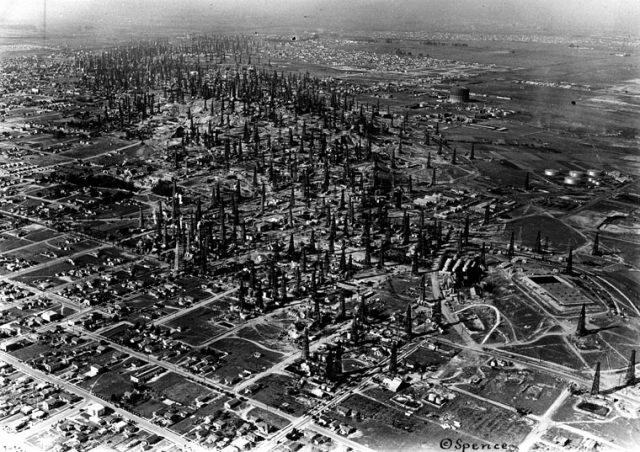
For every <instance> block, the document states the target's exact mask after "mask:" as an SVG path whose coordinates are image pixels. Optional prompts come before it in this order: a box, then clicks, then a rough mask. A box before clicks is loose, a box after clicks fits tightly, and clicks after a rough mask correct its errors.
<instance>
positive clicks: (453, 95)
mask: <svg viewBox="0 0 640 452" xmlns="http://www.w3.org/2000/svg"><path fill="white" fill-rule="evenodd" d="M469 93H470V91H469V88H464V87H462V86H454V87H453V88H451V90H450V91H449V101H450V102H452V103H454V104H460V103H463V102H469Z"/></svg>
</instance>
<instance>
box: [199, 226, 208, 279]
mask: <svg viewBox="0 0 640 452" xmlns="http://www.w3.org/2000/svg"><path fill="white" fill-rule="evenodd" d="M208 240H209V239H208V238H207V239H206V240H205V239H203V236H202V235H200V270H201V271H202V273H203V274H205V273H206V272H207V247H208V246H207V245H208V243H207V242H208Z"/></svg>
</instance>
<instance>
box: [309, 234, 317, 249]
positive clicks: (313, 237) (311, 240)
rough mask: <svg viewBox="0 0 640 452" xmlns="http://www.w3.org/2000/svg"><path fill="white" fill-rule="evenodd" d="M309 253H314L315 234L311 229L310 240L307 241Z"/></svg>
mask: <svg viewBox="0 0 640 452" xmlns="http://www.w3.org/2000/svg"><path fill="white" fill-rule="evenodd" d="M309 252H310V253H315V252H316V234H315V231H314V230H313V229H312V230H311V238H310V239H309Z"/></svg>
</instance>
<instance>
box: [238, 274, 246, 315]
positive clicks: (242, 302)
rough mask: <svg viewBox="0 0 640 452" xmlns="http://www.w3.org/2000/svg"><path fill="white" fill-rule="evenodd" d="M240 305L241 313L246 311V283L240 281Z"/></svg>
mask: <svg viewBox="0 0 640 452" xmlns="http://www.w3.org/2000/svg"><path fill="white" fill-rule="evenodd" d="M238 305H239V307H240V311H244V310H245V308H246V299H245V288H244V281H243V280H242V279H241V280H240V287H239V288H238Z"/></svg>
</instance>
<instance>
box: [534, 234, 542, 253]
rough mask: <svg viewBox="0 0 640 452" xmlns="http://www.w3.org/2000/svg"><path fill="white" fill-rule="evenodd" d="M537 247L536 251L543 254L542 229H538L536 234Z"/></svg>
mask: <svg viewBox="0 0 640 452" xmlns="http://www.w3.org/2000/svg"><path fill="white" fill-rule="evenodd" d="M535 249H536V253H538V254H542V237H541V232H540V231H538V234H537V235H536V244H535Z"/></svg>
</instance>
